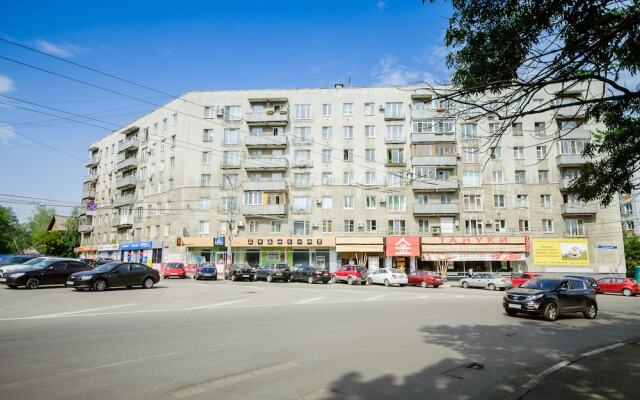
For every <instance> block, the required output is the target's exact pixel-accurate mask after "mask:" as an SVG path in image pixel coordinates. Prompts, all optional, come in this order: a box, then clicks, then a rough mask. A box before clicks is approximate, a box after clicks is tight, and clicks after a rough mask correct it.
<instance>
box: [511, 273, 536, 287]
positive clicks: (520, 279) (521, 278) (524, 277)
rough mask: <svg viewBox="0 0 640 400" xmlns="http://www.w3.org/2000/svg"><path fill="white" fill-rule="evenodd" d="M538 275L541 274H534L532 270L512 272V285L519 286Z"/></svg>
mask: <svg viewBox="0 0 640 400" xmlns="http://www.w3.org/2000/svg"><path fill="white" fill-rule="evenodd" d="M536 276H540V274H534V273H532V272H525V273H523V274H511V287H514V288H515V287H518V286H520V285H522V284H523V283H525V282H526V281H528V280H529V279H533V278H535V277H536Z"/></svg>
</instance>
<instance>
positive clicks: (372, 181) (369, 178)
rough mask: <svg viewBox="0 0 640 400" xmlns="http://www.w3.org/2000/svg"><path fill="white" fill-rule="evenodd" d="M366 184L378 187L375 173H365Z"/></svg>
mask: <svg viewBox="0 0 640 400" xmlns="http://www.w3.org/2000/svg"><path fill="white" fill-rule="evenodd" d="M364 183H365V184H366V185H376V184H377V183H378V179H377V176H376V173H375V171H366V172H365V173H364Z"/></svg>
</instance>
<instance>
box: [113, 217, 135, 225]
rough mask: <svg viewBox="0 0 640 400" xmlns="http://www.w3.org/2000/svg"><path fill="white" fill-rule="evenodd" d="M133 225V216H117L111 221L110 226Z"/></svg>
mask: <svg viewBox="0 0 640 400" xmlns="http://www.w3.org/2000/svg"><path fill="white" fill-rule="evenodd" d="M132 225H133V215H118V216H117V217H115V218H113V219H112V220H111V226H113V227H118V228H122V227H128V226H132Z"/></svg>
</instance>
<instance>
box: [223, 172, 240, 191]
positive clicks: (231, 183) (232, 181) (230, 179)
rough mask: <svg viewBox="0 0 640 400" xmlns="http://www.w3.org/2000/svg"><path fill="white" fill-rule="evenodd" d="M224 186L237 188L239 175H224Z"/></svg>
mask: <svg viewBox="0 0 640 400" xmlns="http://www.w3.org/2000/svg"><path fill="white" fill-rule="evenodd" d="M222 188H223V189H227V190H229V189H237V188H238V175H236V174H230V175H222Z"/></svg>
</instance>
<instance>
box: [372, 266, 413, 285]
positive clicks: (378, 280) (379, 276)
mask: <svg viewBox="0 0 640 400" xmlns="http://www.w3.org/2000/svg"><path fill="white" fill-rule="evenodd" d="M407 283H408V278H407V274H405V273H404V272H402V271H400V270H399V269H397V268H380V269H377V270H375V271H373V272H371V273H370V274H369V275H368V276H367V284H368V285H373V284H378V285H385V286H391V285H398V286H406V285H407Z"/></svg>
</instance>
